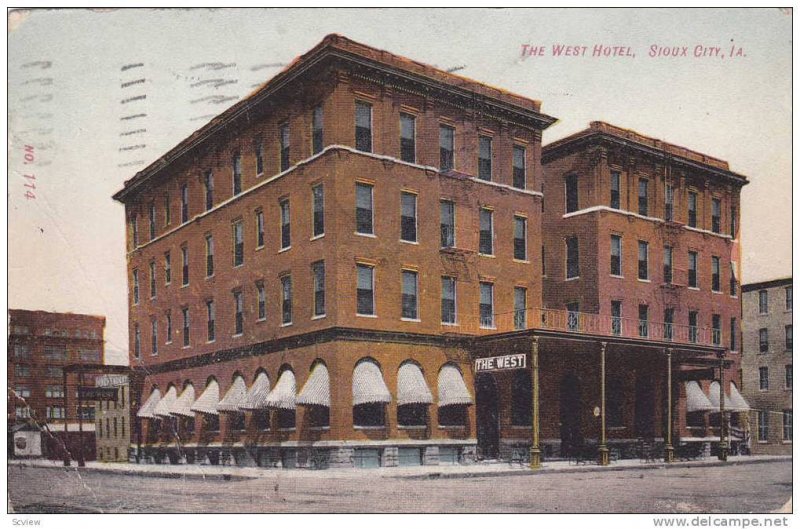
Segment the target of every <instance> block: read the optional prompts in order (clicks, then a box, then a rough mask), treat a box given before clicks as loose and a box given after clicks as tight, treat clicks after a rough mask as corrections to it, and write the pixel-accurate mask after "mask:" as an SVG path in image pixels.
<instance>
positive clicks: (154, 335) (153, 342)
mask: <svg viewBox="0 0 800 529" xmlns="http://www.w3.org/2000/svg"><path fill="white" fill-rule="evenodd" d="M150 354H151V355H152V356H156V355H158V322H157V321H156V320H155V318H154V319H152V320H150Z"/></svg>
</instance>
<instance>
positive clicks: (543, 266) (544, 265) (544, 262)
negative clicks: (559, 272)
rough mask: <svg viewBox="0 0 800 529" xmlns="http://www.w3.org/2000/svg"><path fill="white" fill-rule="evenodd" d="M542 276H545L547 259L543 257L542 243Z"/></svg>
mask: <svg viewBox="0 0 800 529" xmlns="http://www.w3.org/2000/svg"><path fill="white" fill-rule="evenodd" d="M542 276H543V277H547V259H545V253H544V244H543V245H542Z"/></svg>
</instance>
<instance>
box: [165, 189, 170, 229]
mask: <svg viewBox="0 0 800 529" xmlns="http://www.w3.org/2000/svg"><path fill="white" fill-rule="evenodd" d="M171 222H172V208H171V207H170V201H169V193H164V226H169V225H170V223H171Z"/></svg>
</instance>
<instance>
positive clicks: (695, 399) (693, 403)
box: [686, 380, 715, 413]
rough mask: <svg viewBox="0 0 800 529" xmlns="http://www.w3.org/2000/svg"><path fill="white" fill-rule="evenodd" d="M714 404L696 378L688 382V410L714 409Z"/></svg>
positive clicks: (688, 411) (690, 411)
mask: <svg viewBox="0 0 800 529" xmlns="http://www.w3.org/2000/svg"><path fill="white" fill-rule="evenodd" d="M714 409H715V408H714V405H713V404H711V401H710V400H708V397H706V394H705V393H703V389H702V388H701V387H700V384H698V383H697V381H696V380H689V381H688V382H686V412H687V413H693V412H696V411H714Z"/></svg>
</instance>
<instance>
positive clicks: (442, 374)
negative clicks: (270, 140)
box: [439, 365, 472, 408]
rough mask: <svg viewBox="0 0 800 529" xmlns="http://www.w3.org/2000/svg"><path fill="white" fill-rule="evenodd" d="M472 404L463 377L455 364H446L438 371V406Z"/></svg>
mask: <svg viewBox="0 0 800 529" xmlns="http://www.w3.org/2000/svg"><path fill="white" fill-rule="evenodd" d="M454 404H461V405H469V404H472V395H470V393H469V390H468V389H467V385H466V384H465V383H464V377H462V376H461V371H459V370H458V368H457V367H456V366H451V365H446V366H444V367H443V368H442V370H441V371H439V407H440V408H441V407H442V406H452V405H454Z"/></svg>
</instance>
